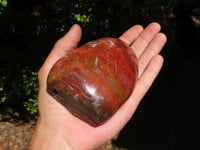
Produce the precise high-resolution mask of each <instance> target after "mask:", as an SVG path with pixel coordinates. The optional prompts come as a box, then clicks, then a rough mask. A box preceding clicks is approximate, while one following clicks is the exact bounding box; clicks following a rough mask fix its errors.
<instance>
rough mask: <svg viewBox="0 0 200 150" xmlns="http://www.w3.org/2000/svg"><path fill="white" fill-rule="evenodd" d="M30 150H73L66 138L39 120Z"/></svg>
mask: <svg viewBox="0 0 200 150" xmlns="http://www.w3.org/2000/svg"><path fill="white" fill-rule="evenodd" d="M28 150H71V148H70V146H69V144H68V143H67V142H66V141H65V140H64V138H63V137H62V136H61V135H60V134H59V133H58V132H55V131H52V130H51V129H49V128H48V127H47V126H45V124H44V123H42V121H41V120H40V119H38V122H37V125H36V128H35V131H34V133H33V135H32V137H31V140H30V143H29V148H28Z"/></svg>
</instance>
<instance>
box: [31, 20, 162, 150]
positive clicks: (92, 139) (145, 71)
mask: <svg viewBox="0 0 200 150" xmlns="http://www.w3.org/2000/svg"><path fill="white" fill-rule="evenodd" d="M159 32H160V25H159V24H157V23H151V24H150V25H148V26H147V27H146V28H145V29H144V30H143V28H142V27H141V26H140V25H135V26H133V27H132V28H130V29H129V30H127V31H126V32H125V33H124V34H123V35H122V36H121V37H119V38H120V39H121V40H123V41H125V42H126V43H127V44H129V45H130V46H131V47H132V48H133V50H134V52H135V54H136V56H137V58H138V67H139V76H138V80H137V82H136V85H135V89H134V91H133V93H132V95H131V96H130V98H129V99H128V100H127V101H126V102H125V103H124V104H123V105H122V106H121V107H120V109H119V110H118V111H117V112H116V113H115V114H114V116H113V117H111V119H109V120H108V121H107V122H106V123H104V124H102V125H100V126H98V127H92V126H90V125H89V124H87V123H86V122H84V121H82V120H80V119H78V118H77V117H75V116H74V115H72V114H71V113H70V112H69V111H68V110H67V109H65V107H63V106H62V105H61V104H60V103H58V102H57V101H56V100H55V99H54V98H53V97H52V96H50V95H49V94H48V93H47V90H46V79H47V75H48V73H49V71H50V69H51V67H52V66H53V64H54V63H55V62H56V61H57V60H58V59H59V58H61V57H62V56H64V55H65V54H66V52H67V51H68V50H70V49H74V48H76V47H77V45H78V43H79V41H80V39H81V34H82V32H81V28H80V26H78V25H74V26H73V27H72V28H71V29H70V31H69V32H68V33H67V34H66V35H65V36H64V37H63V38H61V39H60V40H59V41H58V42H57V43H56V44H55V46H54V48H53V49H52V51H51V53H50V54H49V56H48V58H47V59H46V61H45V63H44V64H43V66H42V67H41V69H40V71H39V75H38V78H39V85H40V88H39V97H38V101H39V114H40V115H39V119H38V122H37V125H36V129H35V131H34V134H33V136H32V139H31V141H30V146H29V149H30V150H32V149H36V150H40V149H41V150H42V149H45V150H46V149H48V150H50V149H53V150H55V149H59V150H61V149H63V150H64V149H77V150H79V149H81V150H85V149H86V150H88V149H94V148H97V147H98V146H100V145H102V144H104V143H105V142H107V141H108V140H110V139H112V138H113V137H114V136H115V135H116V134H117V133H118V132H119V131H120V130H121V129H122V128H123V127H124V126H125V124H126V123H127V122H128V121H129V119H130V118H131V116H132V115H133V114H134V112H135V110H136V108H137V106H138V104H139V102H140V101H141V99H142V98H143V96H144V95H145V93H146V92H147V91H148V89H149V88H150V86H151V85H152V83H153V81H154V79H155V78H156V76H157V75H158V73H159V71H160V69H161V67H162V64H163V58H162V56H160V55H159V52H160V51H161V49H162V47H163V46H164V44H165V43H166V36H165V35H164V34H163V33H159Z"/></svg>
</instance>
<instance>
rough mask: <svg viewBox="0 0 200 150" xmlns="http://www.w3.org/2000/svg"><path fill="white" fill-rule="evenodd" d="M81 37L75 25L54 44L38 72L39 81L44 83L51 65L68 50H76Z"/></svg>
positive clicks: (78, 27)
mask: <svg viewBox="0 0 200 150" xmlns="http://www.w3.org/2000/svg"><path fill="white" fill-rule="evenodd" d="M81 36H82V31H81V27H80V26H79V25H77V24H75V25H73V26H72V27H71V29H70V30H69V32H68V33H67V34H65V35H64V36H63V37H62V38H61V39H59V40H58V41H57V42H56V44H55V45H54V48H53V49H52V51H51V52H50V54H49V56H48V57H47V59H46V60H45V62H44V64H43V65H42V67H41V68H40V70H39V73H38V79H39V81H42V82H44V83H46V78H47V75H48V73H49V71H50V69H51V67H52V66H53V64H55V62H56V61H57V60H58V59H60V58H61V57H63V56H64V55H65V54H66V52H67V51H68V50H70V49H74V48H76V47H77V46H78V43H79V41H80V40H81ZM40 83H41V82H40Z"/></svg>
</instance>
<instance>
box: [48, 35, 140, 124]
mask: <svg viewBox="0 0 200 150" xmlns="http://www.w3.org/2000/svg"><path fill="white" fill-rule="evenodd" d="M137 72H138V68H137V58H136V56H135V54H134V52H133V50H132V49H131V47H129V46H128V45H127V44H125V43H124V42H123V41H121V40H119V39H116V38H102V39H98V40H94V41H91V42H89V43H87V44H85V45H83V46H81V47H79V48H77V49H75V50H71V51H68V53H67V54H66V56H64V57H63V58H61V59H60V60H58V61H57V62H56V63H55V64H54V66H53V67H52V69H51V71H50V73H49V76H48V79H47V90H48V92H49V93H50V94H51V95H52V96H53V97H54V98H55V99H56V100H57V101H59V102H60V103H61V104H62V105H64V106H65V107H66V108H67V109H68V110H69V111H70V112H71V113H72V114H74V115H75V116H77V117H78V118H80V119H82V120H84V121H86V122H88V123H89V124H91V125H93V126H96V125H99V124H101V123H103V122H104V121H106V120H107V119H109V118H110V117H111V116H112V115H113V114H114V113H115V112H116V111H117V110H118V109H119V107H120V106H121V105H122V104H123V103H124V102H125V101H126V100H127V99H128V98H129V96H130V94H131V93H132V91H133V88H134V85H135V82H136V79H137Z"/></svg>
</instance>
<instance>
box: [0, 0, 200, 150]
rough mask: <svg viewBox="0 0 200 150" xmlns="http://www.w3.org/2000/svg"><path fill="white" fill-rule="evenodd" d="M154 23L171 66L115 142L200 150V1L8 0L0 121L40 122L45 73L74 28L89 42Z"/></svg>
mask: <svg viewBox="0 0 200 150" xmlns="http://www.w3.org/2000/svg"><path fill="white" fill-rule="evenodd" d="M154 21H156V22H158V23H160V24H161V26H162V30H161V32H163V33H165V34H166V35H167V37H168V41H167V44H166V46H165V47H164V48H163V51H162V52H161V55H162V56H163V57H164V59H165V62H164V66H163V68H162V70H161V72H160V74H159V76H158V78H157V79H156V81H155V82H154V84H153V86H152V87H151V89H150V90H149V91H148V93H147V95H146V96H145V97H144V98H143V100H142V102H141V104H140V105H139V107H138V109H137V111H136V113H135V114H134V116H133V117H132V119H131V120H130V121H129V123H128V124H127V125H126V126H125V128H124V129H123V130H122V131H121V132H120V134H119V136H118V138H117V139H115V140H113V144H114V145H116V146H117V147H122V148H125V149H130V150H132V149H134V150H146V149H150V150H151V149H152V150H175V149H176V150H179V149H180V150H200V136H199V135H200V132H199V128H200V123H199V121H200V120H199V118H200V117H199V115H200V109H199V107H198V106H199V100H200V98H199V97H198V96H199V90H200V88H199V84H200V82H199V81H200V80H199V78H200V72H199V71H200V46H199V44H200V1H199V0H160V1H158V0H151V1H149V0H140V1H138V0H73V1H71V0H28V1H27V0H0V122H10V123H12V124H14V125H17V124H18V122H20V124H23V123H26V124H28V123H30V122H31V121H33V120H37V115H38V108H37V93H38V81H37V72H38V70H39V68H40V67H41V65H42V64H43V62H44V60H45V58H46V57H47V55H48V54H49V52H50V50H51V49H52V47H53V45H54V43H55V42H56V41H57V40H58V39H59V38H61V37H62V36H63V35H64V34H65V33H66V32H67V31H68V30H69V29H70V27H71V26H72V25H73V24H75V23H77V24H79V25H80V26H81V27H82V30H83V36H82V40H81V42H80V45H81V44H84V43H86V42H88V41H91V40H94V39H97V38H102V37H119V36H120V35H121V34H122V33H123V32H124V31H125V30H127V29H128V28H130V27H131V26H133V25H136V24H141V25H142V26H143V27H146V26H147V25H148V24H149V23H151V22H154Z"/></svg>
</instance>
